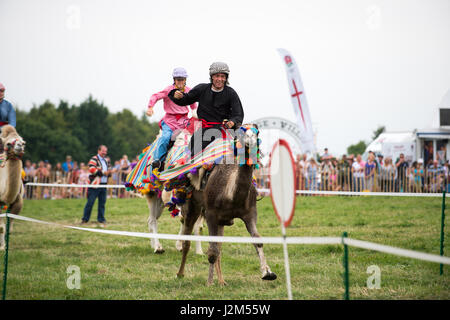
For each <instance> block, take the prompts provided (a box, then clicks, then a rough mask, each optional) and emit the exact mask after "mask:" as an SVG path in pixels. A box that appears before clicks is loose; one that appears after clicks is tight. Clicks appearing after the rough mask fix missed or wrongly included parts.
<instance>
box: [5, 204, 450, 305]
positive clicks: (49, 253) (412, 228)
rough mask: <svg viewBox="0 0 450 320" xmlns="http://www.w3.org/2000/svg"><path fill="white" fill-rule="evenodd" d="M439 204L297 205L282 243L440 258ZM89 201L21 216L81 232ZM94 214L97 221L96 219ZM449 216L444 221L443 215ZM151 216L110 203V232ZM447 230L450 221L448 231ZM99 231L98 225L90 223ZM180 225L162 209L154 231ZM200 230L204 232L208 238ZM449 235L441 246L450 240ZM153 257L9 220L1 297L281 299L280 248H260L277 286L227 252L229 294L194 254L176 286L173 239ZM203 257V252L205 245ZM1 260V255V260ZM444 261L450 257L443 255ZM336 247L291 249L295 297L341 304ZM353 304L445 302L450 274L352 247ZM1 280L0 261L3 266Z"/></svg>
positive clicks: (127, 243) (116, 239)
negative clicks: (77, 277) (377, 275)
mask: <svg viewBox="0 0 450 320" xmlns="http://www.w3.org/2000/svg"><path fill="white" fill-rule="evenodd" d="M441 202H442V200H441V199H440V198H396V197H369V196H367V197H366V196H362V197H334V196H330V197H299V198H297V205H296V212H295V217H294V219H293V221H292V223H291V226H290V227H289V228H288V229H287V235H288V236H333V237H335V236H341V235H342V233H343V232H344V231H347V232H348V234H349V237H351V238H354V239H360V240H366V241H372V242H377V243H380V244H386V245H392V246H396V247H400V248H405V249H412V250H417V251H422V252H427V253H434V254H439V236H440V218H441ZM84 204H85V200H75V199H73V200H72V199H67V200H27V201H25V205H24V209H23V211H22V213H21V214H22V215H24V216H27V217H32V218H36V219H41V220H45V221H51V222H57V223H61V224H72V225H75V224H78V222H79V221H80V219H81V216H82V211H83V207H84ZM96 209H97V206H96V205H95V206H94V210H93V218H94V221H95V218H96ZM258 209H259V216H258V231H259V233H260V234H261V235H262V236H279V235H280V234H281V229H280V225H279V222H278V220H277V218H276V216H275V214H274V212H273V209H272V204H271V201H270V198H268V197H266V198H264V199H263V200H262V201H260V202H258ZM449 214H450V213H447V215H449ZM147 217H148V209H147V204H146V202H145V201H144V200H142V199H109V200H108V201H107V204H106V219H107V220H108V222H109V223H108V226H107V229H110V230H125V231H138V232H148V229H147ZM448 224H449V223H448V222H447V225H448ZM89 227H95V224H92V225H89ZM178 229H179V220H178V219H174V218H172V217H171V216H170V214H169V213H168V212H167V210H166V211H165V212H164V213H163V216H162V217H161V218H160V220H159V232H161V233H177V232H178ZM206 230H207V229H206V227H205V230H204V232H203V234H207V231H206ZM449 233H450V232H449V230H448V227H447V232H446V237H445V243H446V244H448V243H449V241H450V237H449ZM225 235H226V236H231V235H233V236H248V233H247V231H246V229H245V226H244V224H243V223H242V221H240V220H235V224H234V225H233V226H231V227H226V228H225ZM161 243H162V245H163V246H164V248H165V249H166V252H165V253H164V254H162V255H156V254H154V253H153V250H152V249H151V247H150V240H149V239H143V238H132V237H124V236H114V235H102V234H96V233H90V232H85V231H77V230H70V229H66V228H61V227H56V226H48V225H41V224H35V223H31V222H25V221H15V222H14V230H13V233H12V234H11V238H10V252H9V272H8V288H7V299H166V300H171V299H188V300H190V299H195V300H210V299H224V300H228V299H233V300H250V299H252V300H259V299H287V291H286V278H285V269H284V263H283V261H284V257H283V250H282V246H281V245H264V250H265V254H266V258H267V261H268V263H269V265H270V266H271V269H272V271H274V272H275V273H276V274H277V275H278V279H277V280H275V281H271V282H266V281H263V280H261V279H260V276H261V275H260V271H259V260H258V257H257V255H256V251H255V249H254V247H253V245H251V244H233V243H225V244H223V251H222V271H223V274H224V277H225V280H226V281H227V284H228V285H227V286H224V287H221V286H219V285H218V284H217V282H216V283H215V284H214V285H213V286H211V287H207V286H206V280H207V275H208V265H209V263H208V261H207V257H206V256H205V255H203V256H198V255H195V253H194V252H193V250H192V248H193V247H192V246H191V252H190V253H189V257H188V262H187V266H186V276H185V277H184V278H183V279H177V278H176V272H177V270H178V266H179V263H180V260H181V253H180V252H178V251H176V249H175V241H170V240H162V241H161ZM202 247H203V250H204V251H205V252H206V250H207V247H208V244H207V243H203V244H202ZM3 255H4V252H1V253H0V259H1V262H3ZM447 256H450V252H448V249H447ZM342 257H343V247H342V246H341V245H290V246H289V258H290V270H291V280H292V293H293V298H294V299H342V298H343V294H344V286H343V278H342V274H343V267H342ZM349 262H350V298H351V299H449V298H450V276H449V274H450V267H449V266H445V267H444V275H443V276H440V275H439V264H436V263H431V262H425V261H419V260H415V259H410V258H403V257H398V256H393V255H388V254H384V253H378V252H375V251H368V250H364V249H358V248H353V247H349ZM71 265H76V266H78V267H79V268H80V271H81V288H80V289H68V287H67V285H66V281H67V279H68V277H69V276H70V274H68V273H67V268H68V267H69V266H71ZM371 265H376V266H378V267H379V268H380V270H381V288H380V289H369V288H368V287H367V284H366V283H367V279H368V277H369V276H370V274H368V273H367V268H368V267H369V266H371ZM0 272H1V275H3V263H2V265H1V267H0Z"/></svg>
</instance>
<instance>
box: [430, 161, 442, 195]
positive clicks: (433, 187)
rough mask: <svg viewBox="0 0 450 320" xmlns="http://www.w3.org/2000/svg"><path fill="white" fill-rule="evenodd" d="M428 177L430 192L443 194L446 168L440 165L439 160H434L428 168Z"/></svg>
mask: <svg viewBox="0 0 450 320" xmlns="http://www.w3.org/2000/svg"><path fill="white" fill-rule="evenodd" d="M427 176H428V179H427V180H428V188H429V192H441V190H442V188H443V184H444V168H443V167H442V166H440V165H439V161H438V160H433V163H432V164H431V165H430V166H429V167H428V170H427Z"/></svg>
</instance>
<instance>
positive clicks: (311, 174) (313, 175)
mask: <svg viewBox="0 0 450 320" xmlns="http://www.w3.org/2000/svg"><path fill="white" fill-rule="evenodd" d="M318 173H319V167H318V166H317V162H316V159H314V157H313V156H312V157H311V159H309V165H308V187H309V190H318V179H317V176H318Z"/></svg>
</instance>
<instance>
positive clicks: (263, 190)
mask: <svg viewBox="0 0 450 320" xmlns="http://www.w3.org/2000/svg"><path fill="white" fill-rule="evenodd" d="M28 186H30V187H56V188H118V189H124V188H125V186H124V185H121V184H115V185H113V184H101V185H99V184H96V185H95V184H94V185H93V184H74V183H72V184H64V183H39V182H29V183H27V184H25V187H28ZM257 191H258V192H259V193H260V194H266V195H269V194H270V189H267V188H258V189H257ZM296 193H297V194H310V195H311V194H319V195H331V196H390V197H431V198H440V197H442V193H410V192H353V191H319V190H317V191H314V190H297V191H296Z"/></svg>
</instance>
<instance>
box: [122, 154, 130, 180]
mask: <svg viewBox="0 0 450 320" xmlns="http://www.w3.org/2000/svg"><path fill="white" fill-rule="evenodd" d="M129 172H130V161H129V160H128V156H127V155H126V154H124V155H123V156H122V159H120V183H121V184H123V183H125V179H126V178H127V175H128V173H129Z"/></svg>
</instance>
